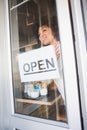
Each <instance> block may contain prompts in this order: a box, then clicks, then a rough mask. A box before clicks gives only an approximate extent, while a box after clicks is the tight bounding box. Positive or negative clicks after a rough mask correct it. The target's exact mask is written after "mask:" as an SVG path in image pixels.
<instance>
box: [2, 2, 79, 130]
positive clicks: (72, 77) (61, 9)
mask: <svg viewBox="0 0 87 130" xmlns="http://www.w3.org/2000/svg"><path fill="white" fill-rule="evenodd" d="M4 4H5V9H6V20H5V25H6V27H5V29H6V30H5V31H6V34H7V35H6V49H5V51H6V52H7V53H6V54H7V57H8V58H7V59H6V65H7V67H8V69H7V71H6V75H8V77H7V78H6V81H7V89H8V90H9V92H8V90H7V89H6V90H7V92H8V93H7V94H6V96H7V101H8V104H9V106H10V107H9V121H10V123H9V127H10V128H18V129H20V130H34V129H38V130H41V129H42V130H44V129H50V130H53V129H55V130H58V129H59V130H67V129H68V130H81V120H80V109H79V99H78V86H77V75H76V66H75V56H74V48H73V39H72V31H71V23H70V16H69V7H68V0H56V4H57V7H58V8H57V12H58V22H59V32H60V41H61V43H62V56H63V57H62V58H63V65H64V66H63V70H64V79H65V92H66V104H67V114H68V125H66V126H67V127H66V126H64V127H60V126H58V125H56V124H55V122H54V125H50V124H49V120H48V121H46V122H45V123H44V122H40V120H39V121H38V119H37V121H36V120H35V118H30V117H29V118H28V117H26V116H22V115H19V114H15V113H14V106H13V97H12V96H13V94H12V82H11V79H12V72H11V59H10V56H11V54H10V34H9V32H10V31H9V16H8V1H6V0H4ZM9 96H10V100H9Z"/></svg>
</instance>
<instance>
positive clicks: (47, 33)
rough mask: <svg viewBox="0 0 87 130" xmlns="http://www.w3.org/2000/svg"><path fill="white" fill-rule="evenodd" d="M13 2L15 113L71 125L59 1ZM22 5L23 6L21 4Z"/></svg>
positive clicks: (12, 49) (11, 10)
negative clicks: (65, 87)
mask: <svg viewBox="0 0 87 130" xmlns="http://www.w3.org/2000/svg"><path fill="white" fill-rule="evenodd" d="M12 2H13V1H11V0H9V7H11V6H10V5H14V8H12V7H11V9H10V25H11V27H10V28H11V30H10V31H11V56H12V57H11V59H12V76H13V94H14V107H15V108H14V109H15V113H18V114H22V115H26V116H31V117H37V118H40V119H48V120H49V121H50V120H51V121H56V122H58V121H61V122H65V123H67V112H66V103H65V92H64V77H63V63H62V49H61V41H60V37H59V29H58V28H59V27H58V21H57V12H56V4H55V0H29V1H27V2H25V3H23V0H15V3H16V4H13V3H12ZM19 3H20V4H19Z"/></svg>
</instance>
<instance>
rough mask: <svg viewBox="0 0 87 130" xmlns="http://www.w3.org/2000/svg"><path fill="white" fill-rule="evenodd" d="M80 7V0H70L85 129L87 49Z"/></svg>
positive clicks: (86, 115) (86, 110) (86, 124)
mask: <svg viewBox="0 0 87 130" xmlns="http://www.w3.org/2000/svg"><path fill="white" fill-rule="evenodd" d="M82 2H84V1H82ZM81 7H82V6H81V2H80V0H71V8H72V16H73V24H74V33H75V48H76V56H77V66H78V76H79V87H80V98H81V108H82V118H83V124H84V130H87V93H86V92H87V50H86V44H87V41H86V38H85V30H84V22H83V15H82V8H81Z"/></svg>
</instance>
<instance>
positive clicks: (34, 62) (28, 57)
mask: <svg viewBox="0 0 87 130" xmlns="http://www.w3.org/2000/svg"><path fill="white" fill-rule="evenodd" d="M19 71H20V77H21V82H30V81H38V80H47V79H56V78H59V70H58V65H57V59H56V55H55V52H54V48H53V46H52V45H50V46H47V47H42V48H39V49H36V50H32V51H29V52H25V53H23V54H19Z"/></svg>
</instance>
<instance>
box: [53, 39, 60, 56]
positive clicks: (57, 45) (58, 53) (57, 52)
mask: <svg viewBox="0 0 87 130" xmlns="http://www.w3.org/2000/svg"><path fill="white" fill-rule="evenodd" d="M53 46H54V50H55V53H56V56H57V58H59V57H60V43H59V41H57V42H56V43H55V44H54V45H53Z"/></svg>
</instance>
